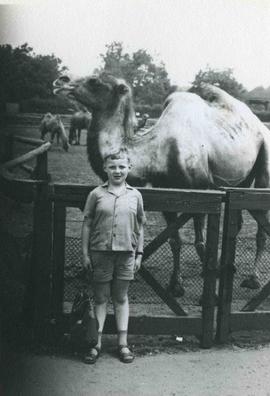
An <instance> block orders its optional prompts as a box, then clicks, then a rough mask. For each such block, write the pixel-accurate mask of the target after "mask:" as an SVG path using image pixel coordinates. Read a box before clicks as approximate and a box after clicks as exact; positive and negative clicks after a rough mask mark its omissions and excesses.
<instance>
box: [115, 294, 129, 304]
mask: <svg viewBox="0 0 270 396" xmlns="http://www.w3.org/2000/svg"><path fill="white" fill-rule="evenodd" d="M112 298H113V301H114V302H115V303H116V304H119V305H123V304H125V303H126V302H127V300H128V296H127V294H120V295H119V294H113V296H112Z"/></svg>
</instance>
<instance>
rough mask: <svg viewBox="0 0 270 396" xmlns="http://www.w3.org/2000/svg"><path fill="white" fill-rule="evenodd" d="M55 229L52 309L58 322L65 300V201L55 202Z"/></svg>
mask: <svg viewBox="0 0 270 396" xmlns="http://www.w3.org/2000/svg"><path fill="white" fill-rule="evenodd" d="M53 229H54V232H53V278H52V279H53V284H52V293H53V297H52V303H53V306H52V311H53V314H54V318H55V319H56V321H57V322H58V319H59V318H60V317H61V315H62V312H63V301H64V298H63V297H64V269H65V233H66V207H65V205H64V204H63V203H58V202H55V204H54V219H53Z"/></svg>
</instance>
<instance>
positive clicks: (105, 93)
mask: <svg viewBox="0 0 270 396" xmlns="http://www.w3.org/2000/svg"><path fill="white" fill-rule="evenodd" d="M53 85H54V94H56V95H58V94H60V95H65V96H66V97H68V98H69V99H70V100H71V101H74V100H75V102H77V103H79V104H81V105H83V106H85V107H86V108H87V109H88V110H90V111H94V110H109V109H110V108H112V107H114V106H115V104H116V103H117V102H118V101H119V100H120V99H121V98H122V97H123V96H125V95H128V94H130V88H129V87H128V85H127V84H126V83H125V81H124V80H122V79H119V78H115V77H113V76H111V75H108V74H105V73H102V74H100V75H99V76H97V75H93V76H90V77H86V78H79V79H72V78H70V77H69V76H66V75H65V76H61V77H59V78H58V79H57V80H56V81H54V83H53Z"/></svg>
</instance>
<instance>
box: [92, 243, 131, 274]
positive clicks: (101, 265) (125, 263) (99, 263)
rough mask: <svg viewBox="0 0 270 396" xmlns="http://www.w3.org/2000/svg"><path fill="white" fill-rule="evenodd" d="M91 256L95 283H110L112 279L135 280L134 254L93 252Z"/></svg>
mask: <svg viewBox="0 0 270 396" xmlns="http://www.w3.org/2000/svg"><path fill="white" fill-rule="evenodd" d="M90 255H91V263H92V266H93V280H94V281H95V282H110V281H111V280H112V279H121V280H132V279H134V265H135V253H134V252H115V251H113V252H111V251H110V252H103V251H102V252H101V251H97V250H92V251H91V254H90Z"/></svg>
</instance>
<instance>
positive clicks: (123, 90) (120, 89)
mask: <svg viewBox="0 0 270 396" xmlns="http://www.w3.org/2000/svg"><path fill="white" fill-rule="evenodd" d="M128 91H129V88H128V86H127V85H126V84H124V83H121V84H119V85H117V92H118V93H119V94H120V95H125V94H126V93H127V92H128Z"/></svg>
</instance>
